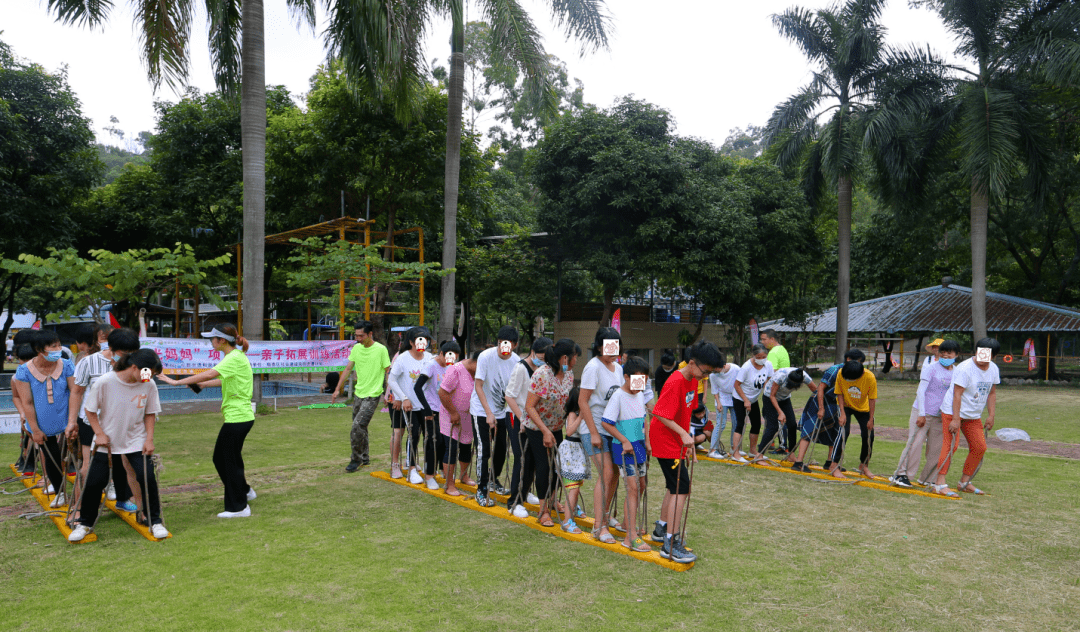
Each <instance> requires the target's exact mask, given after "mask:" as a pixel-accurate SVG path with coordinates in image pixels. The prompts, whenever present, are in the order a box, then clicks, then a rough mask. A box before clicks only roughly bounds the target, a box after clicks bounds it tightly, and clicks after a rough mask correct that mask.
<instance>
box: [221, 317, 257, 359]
mask: <svg viewBox="0 0 1080 632" xmlns="http://www.w3.org/2000/svg"><path fill="white" fill-rule="evenodd" d="M217 330H218V331H220V332H221V333H223V334H226V335H229V336H232V337H233V338H235V339H236V342H229V341H228V340H225V339H224V338H222V340H225V342H228V343H229V344H230V345H232V346H233V347H241V348H243V350H244V353H247V350H248V348H250V347H251V345H249V344H248V341H247V338H244V337H243V336H241V335H240V333H239V332H237V331H236V325H232V324H230V323H223V324H220V325H217Z"/></svg>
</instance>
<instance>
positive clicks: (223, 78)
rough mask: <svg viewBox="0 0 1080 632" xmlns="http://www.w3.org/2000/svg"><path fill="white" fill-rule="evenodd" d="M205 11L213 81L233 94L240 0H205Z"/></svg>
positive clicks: (238, 64)
mask: <svg viewBox="0 0 1080 632" xmlns="http://www.w3.org/2000/svg"><path fill="white" fill-rule="evenodd" d="M206 14H207V17H208V18H209V27H210V29H209V30H210V33H209V44H210V66H211V67H212V68H213V69H214V82H215V83H216V84H217V87H218V89H219V90H221V91H222V92H224V93H225V94H228V95H235V94H237V93H238V90H239V88H240V75H241V69H240V67H241V50H240V35H241V32H242V30H243V25H242V14H241V0H206Z"/></svg>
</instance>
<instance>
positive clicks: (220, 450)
mask: <svg viewBox="0 0 1080 632" xmlns="http://www.w3.org/2000/svg"><path fill="white" fill-rule="evenodd" d="M254 425H255V420H254V419H253V420H251V421H244V422H239V423H230V424H221V430H220V431H219V432H218V436H217V443H215V444H214V467H215V468H216V469H217V473H218V477H220V478H221V484H222V485H224V486H225V511H243V510H244V508H245V507H247V504H248V503H247V493H248V491H249V490H250V489H251V487H249V486H248V483H247V478H246V477H245V476H244V455H243V451H244V439H247V436H248V433H249V432H251V427H252V426H254Z"/></svg>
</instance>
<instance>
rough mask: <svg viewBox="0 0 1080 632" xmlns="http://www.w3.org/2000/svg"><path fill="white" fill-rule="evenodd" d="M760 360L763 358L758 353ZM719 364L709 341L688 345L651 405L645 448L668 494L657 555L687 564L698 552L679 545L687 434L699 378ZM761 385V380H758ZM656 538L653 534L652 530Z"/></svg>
mask: <svg viewBox="0 0 1080 632" xmlns="http://www.w3.org/2000/svg"><path fill="white" fill-rule="evenodd" d="M762 362H764V357H762ZM722 365H723V358H722V357H721V355H720V350H719V349H717V348H716V346H715V345H713V344H712V343H711V342H706V341H704V340H702V341H699V342H697V343H695V344H694V346H692V347H690V359H689V361H688V362H687V363H686V366H684V367H683V368H681V369H679V370H678V371H676V372H675V373H672V374H671V377H669V378H668V380H667V382H666V383H665V384H664V390H663V391H662V392H661V393H660V397H659V399H658V400H657V402H656V407H655V408H653V412H652V421H651V424H650V428H649V434H648V441H647V443H646V449H647V450H648V451H651V452H652V454H653V456H655V457H656V462H657V465H658V466H659V467H660V471H661V472H663V474H664V483H665V487H666V489H667V492H668V493H667V495H665V496H664V502H663V504H662V505H661V508H660V520H659V521H658V522H657V525H656V527H657V529H656V531H657V532H659V533H660V534H661V535H662V537H663V541H664V544H663V546H662V547H661V549H660V555H661V557H663V558H665V559H670V560H672V561H675V562H678V563H681V564H689V563H690V562H693V561H694V560H695V559H697V556H696V555H694V554H693V553H691V552H689V551H687V550H686V548H685V546H684V544H683V541H682V540H683V535H684V534H683V531H684V529H685V522H684V516H683V514H684V513H685V511H686V507H687V506H688V503H689V502H690V472H689V470H688V469H687V467H686V463H685V461H686V459H688V458H691V459H693V458H697V456H696V455H695V454H694V438H693V437H691V436H690V432H689V431H690V415H691V413H692V412H693V410H694V408H696V405H697V386H698V381H699V380H703V379H705V377H706V376H708V375H709V374H710V373H712V372H713V370H714V369H715V368H716V367H718V366H722ZM762 384H764V382H763V383H762ZM653 539H654V540H655V539H656V532H654V533H653Z"/></svg>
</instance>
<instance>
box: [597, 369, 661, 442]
mask: <svg viewBox="0 0 1080 632" xmlns="http://www.w3.org/2000/svg"><path fill="white" fill-rule="evenodd" d="M622 385H623V372H622V365H621V364H619V363H618V362H616V363H614V364H612V366H611V369H608V367H607V365H606V364H604V361H603V360H601V359H600V358H599V357H595V358H593V359H592V360H589V363H588V364H586V365H585V370H584V371H582V372H581V388H582V389H586V388H591V389H592V390H593V392H592V395H590V396H589V410H591V411H592V418H593V423H595V424H596V430H597V432H599V433H600V434H602V435H604V436H608V437H610V436H611V434H610V433H608V432H605V431H604V427H603V426H602V425H601V424H600V420H601V419H603V417H604V409H605V408H607V405H608V401H609V400H610V399H611V396H612V395H614V394H615V391H617V390H619V389H620V388H622ZM646 401H648V400H646ZM582 423H583V424H584V421H583V422H582ZM588 431H589V426H588V425H585V426H584V429H583V430H581V432H583V433H588Z"/></svg>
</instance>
